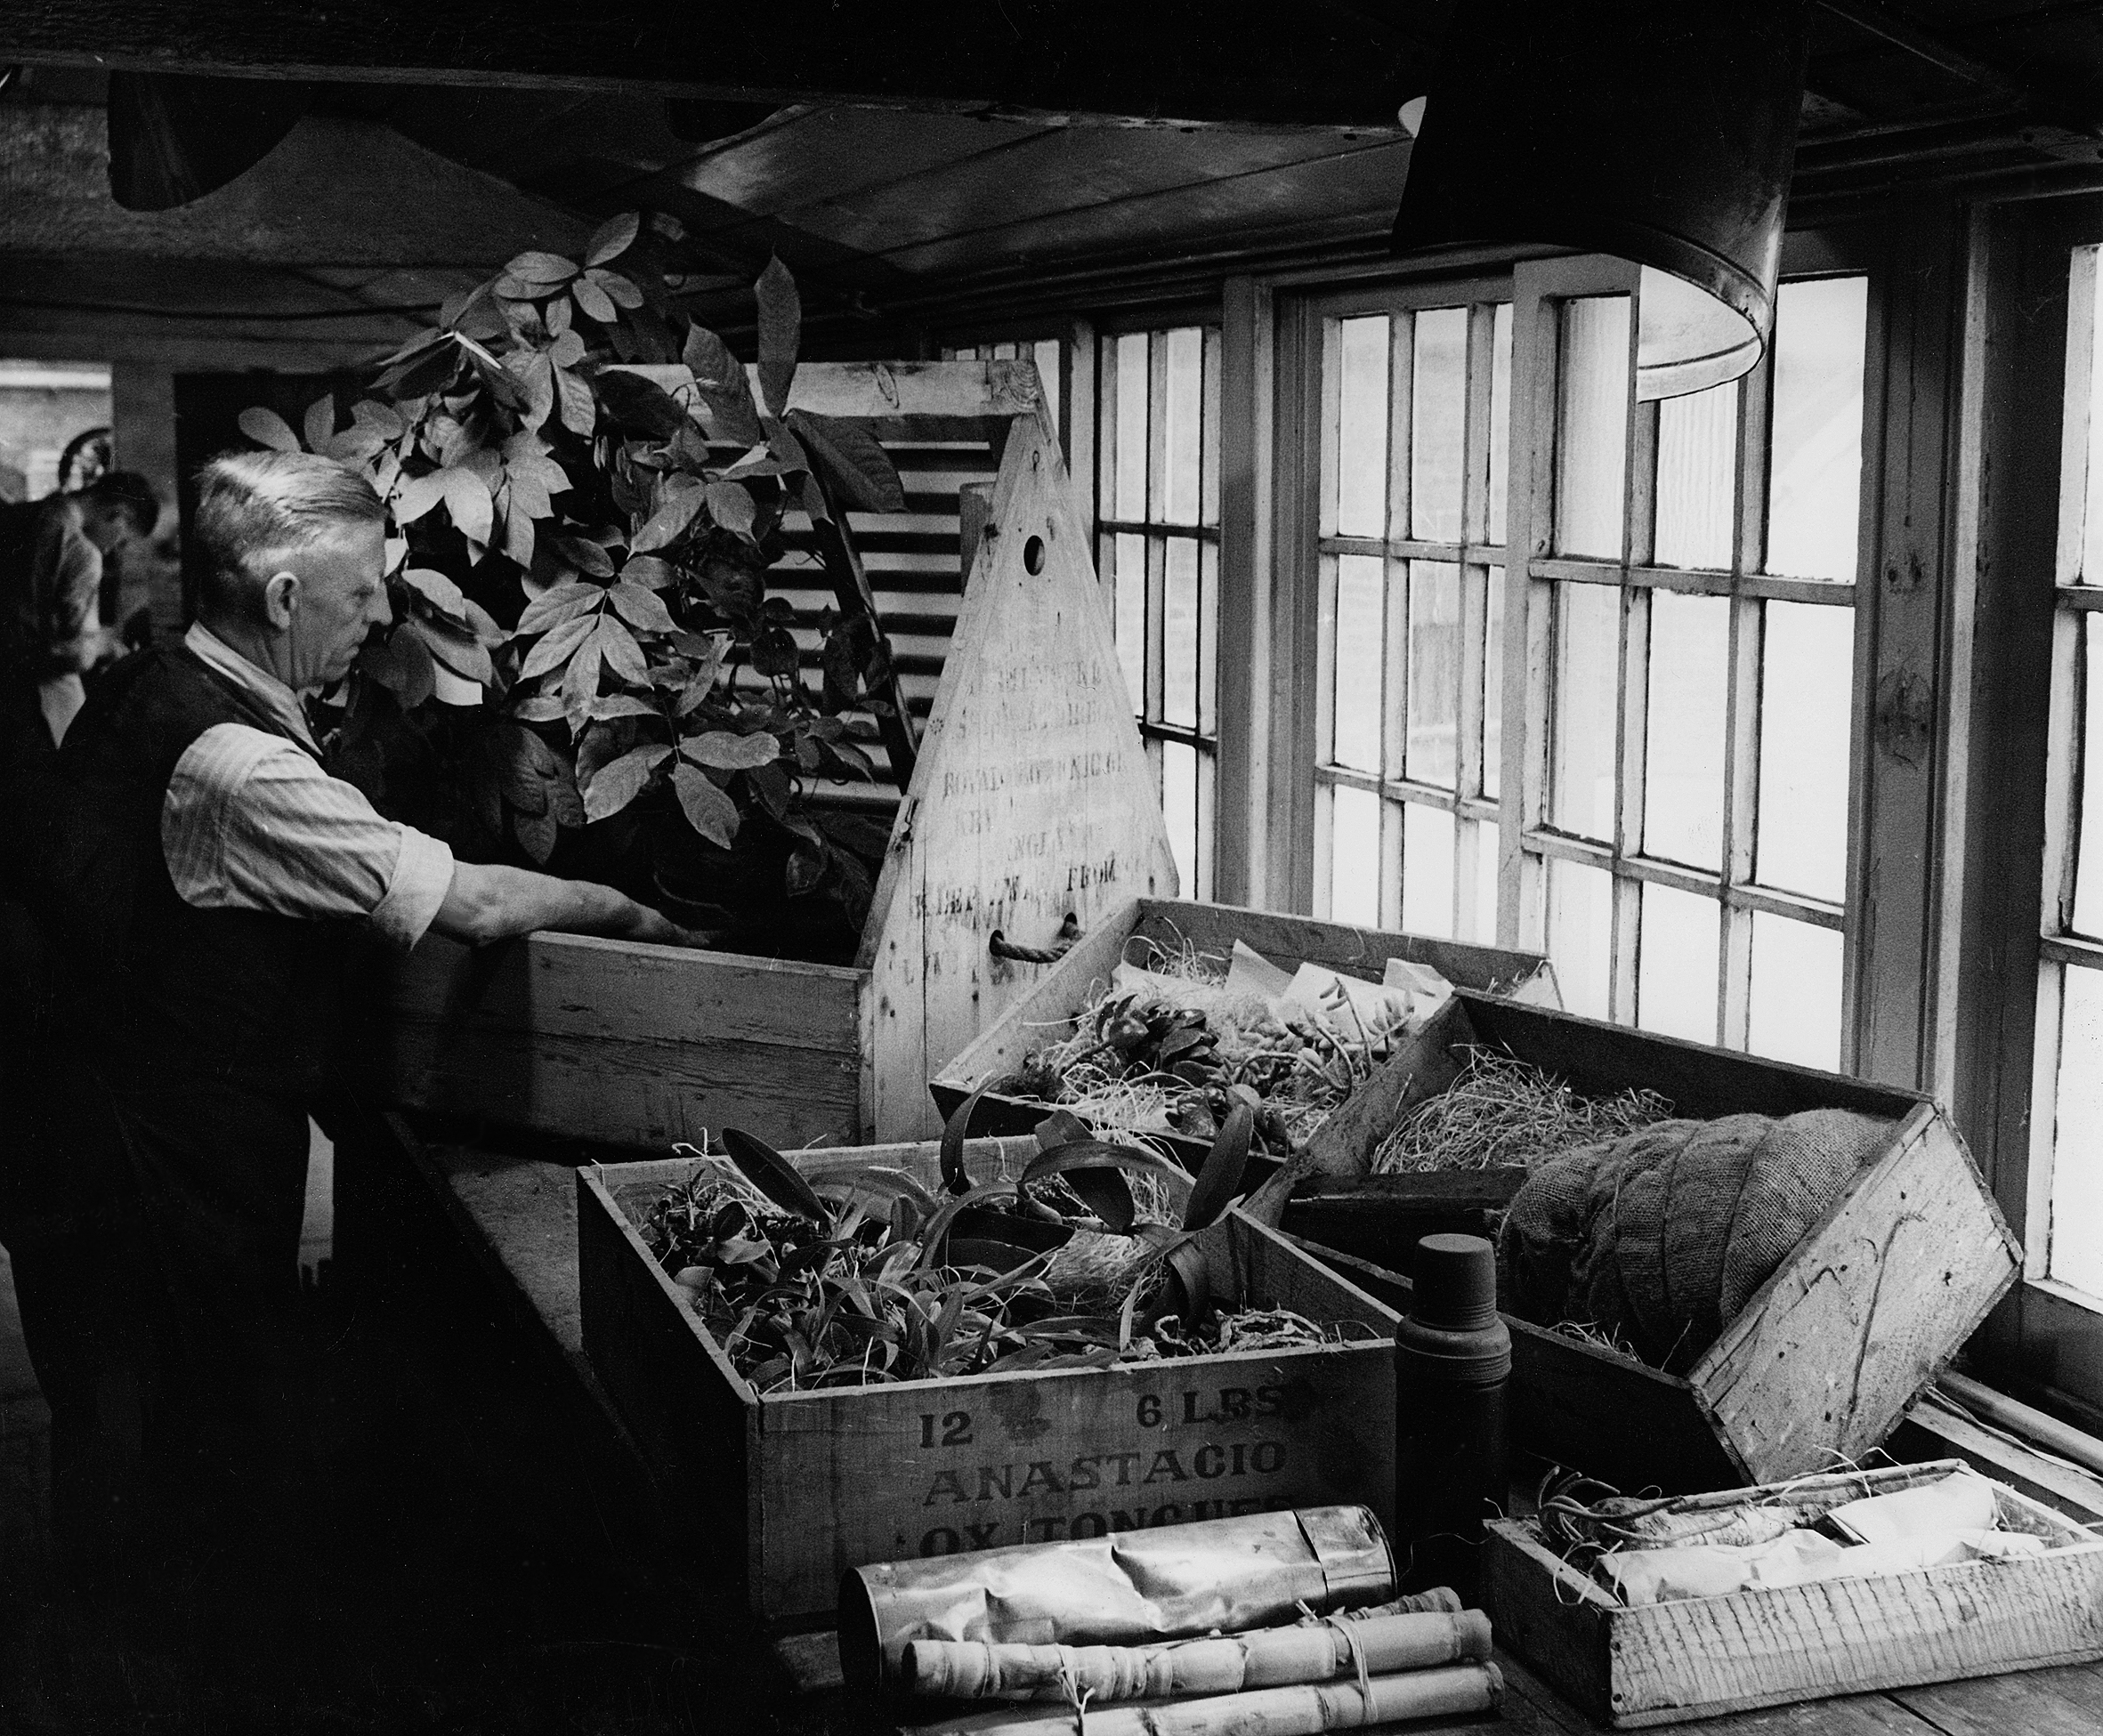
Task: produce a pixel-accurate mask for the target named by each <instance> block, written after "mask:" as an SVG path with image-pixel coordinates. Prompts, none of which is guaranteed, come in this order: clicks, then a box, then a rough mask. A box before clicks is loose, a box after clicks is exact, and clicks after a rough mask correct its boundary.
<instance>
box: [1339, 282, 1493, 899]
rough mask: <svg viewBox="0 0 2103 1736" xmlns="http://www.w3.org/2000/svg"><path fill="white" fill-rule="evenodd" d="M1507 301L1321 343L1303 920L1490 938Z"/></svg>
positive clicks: (1370, 314)
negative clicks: (1316, 594)
mask: <svg viewBox="0 0 2103 1736" xmlns="http://www.w3.org/2000/svg"><path fill="white" fill-rule="evenodd" d="M1511 312H1512V311H1511V304H1510V303H1509V302H1508V301H1491V300H1487V299H1484V300H1467V299H1455V300H1452V302H1451V303H1450V304H1445V305H1442V304H1440V303H1438V302H1437V301H1436V300H1427V301H1426V302H1424V303H1423V304H1422V305H1407V304H1404V303H1403V302H1402V301H1400V300H1396V299H1395V298H1390V305H1388V306H1387V307H1385V308H1380V309H1373V310H1369V311H1363V312H1350V313H1343V312H1339V314H1337V315H1336V316H1335V317H1332V318H1331V319H1326V320H1325V321H1324V322H1323V326H1322V448H1321V451H1322V466H1321V490H1322V493H1321V504H1320V513H1319V519H1318V532H1319V540H1318V544H1317V547H1318V549H1319V567H1318V577H1319V583H1320V586H1321V604H1320V618H1319V621H1320V624H1319V634H1318V638H1317V642H1316V643H1317V650H1316V664H1317V673H1316V676H1315V718H1316V740H1315V744H1314V786H1315V788H1314V908H1315V910H1316V912H1317V914H1319V915H1322V916H1329V917H1330V918H1331V919H1332V920H1335V921H1339V922H1351V923H1360V924H1364V925H1378V926H1384V927H1388V928H1397V927H1399V928H1405V929H1408V930H1411V931H1412V932H1414V933H1422V934H1435V935H1441V936H1446V937H1458V938H1460V939H1463V940H1482V941H1493V940H1494V939H1495V938H1496V932H1497V868H1498V799H1499V777H1500V754H1501V732H1500V727H1499V725H1500V717H1501V715H1502V690H1503V676H1502V645H1503V600H1504V589H1505V587H1504V539H1505V517H1506V505H1507V495H1508V488H1507V480H1508V478H1507V470H1508V444H1509V441H1508V427H1509V420H1510V411H1511V353H1512V345H1511V330H1512V327H1511Z"/></svg>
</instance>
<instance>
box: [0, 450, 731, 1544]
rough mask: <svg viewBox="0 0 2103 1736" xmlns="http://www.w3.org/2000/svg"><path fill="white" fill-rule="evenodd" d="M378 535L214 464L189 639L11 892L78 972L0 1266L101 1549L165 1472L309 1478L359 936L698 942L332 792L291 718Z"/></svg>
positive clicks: (40, 1091) (62, 1499)
mask: <svg viewBox="0 0 2103 1736" xmlns="http://www.w3.org/2000/svg"><path fill="white" fill-rule="evenodd" d="M384 516H385V514H384V507H383V506H382V504H381V502H380V499H379V497H378V496H377V495H376V494H375V493H374V491H373V489H372V488H371V487H370V486H369V485H368V483H367V482H366V481H365V480H364V479H363V478H362V477H360V476H358V475H355V474H353V473H352V472H349V471H346V470H344V468H342V467H341V466H339V465H337V464H334V463H332V462H330V461H328V460H327V459H324V458H320V457H317V456H311V455H306V454H298V453H293V454H287V453H279V452H261V453H249V454H241V455H237V456H227V457H222V458H220V459H218V460H215V461H214V463H212V464H208V465H206V467H205V469H204V471H203V472H201V473H200V475H199V477H198V505H197V512H196V515H195V520H194V524H193V528H192V532H191V534H192V536H193V537H194V538H195V539H196V543H197V545H198V547H199V549H200V550H201V552H202V554H203V557H204V573H205V576H204V577H203V580H202V585H201V589H200V593H199V597H198V620H197V623H196V625H195V626H192V627H191V628H190V631H189V634H188V635H187V636H186V637H185V638H183V639H182V641H181V642H177V643H174V644H165V645H160V646H157V647H155V648H153V649H152V650H147V651H145V652H142V653H141V654H140V655H138V656H137V657H134V658H131V659H129V660H128V661H127V662H125V663H124V664H122V665H120V666H117V668H116V669H115V670H113V671H112V672H111V673H110V674H109V675H108V676H107V677H106V678H105V679H104V681H103V682H101V684H100V685H99V686H98V688H97V690H96V691H95V693H94V695H93V698H91V700H90V701H89V703H88V706H87V707H86V709H85V711H83V712H82V713H81V714H80V715H79V717H78V718H77V720H76V721H75V723H73V725H72V728H71V729H70V730H69V732H68V733H67V736H66V739H65V743H64V746H63V747H62V749H61V753H60V754H59V755H58V757H57V759H56V761H55V762H54V775H53V777H52V778H51V779H49V780H48V781H47V783H46V784H45V786H44V789H43V791H42V793H41V794H40V795H39V797H38V798H37V799H36V801H35V802H34V803H32V804H31V807H32V811H31V813H30V816H29V824H28V828H26V837H27V844H26V860H24V861H23V862H21V863H20V864H19V865H18V872H19V873H20V876H21V878H22V879H23V881H24V882H25V883H26V884H27V887H28V893H29V898H30V902H31V906H32V908H35V909H36V912H37V914H38V916H39V918H40V921H41V922H42V924H43V925H44V929H45V931H46V934H47V937H48V939H49V940H50V941H51V942H52V943H53V949H54V956H56V957H62V958H64V959H65V960H66V961H67V971H66V974H65V980H64V981H62V982H61V984H60V985H59V996H58V1001H59V1012H58V1015H57V1027H56V1029H57V1036H56V1038H55V1039H54V1043H53V1053H52V1054H49V1055H48V1056H47V1057H45V1058H44V1060H43V1061H42V1062H40V1063H39V1064H38V1065H37V1066H36V1069H35V1071H36V1078H34V1079H32V1080H27V1081H24V1083H26V1084H28V1085H29V1086H31V1092H30V1095H31V1098H32V1101H31V1102H30V1103H29V1104H28V1107H27V1109H26V1110H24V1111H23V1118H24V1119H26V1120H27V1121H28V1124H29V1125H30V1126H31V1128H32V1129H33V1131H34V1132H35V1133H36V1134H41V1137H32V1138H30V1139H29V1140H28V1141H27V1142H25V1143H24V1145H23V1146H22V1147H19V1148H18V1151H17V1153H16V1155H15V1157H14V1159H12V1169H13V1175H12V1182H13V1185H12V1187H10V1186H9V1185H8V1183H9V1182H10V1179H11V1177H10V1175H9V1174H8V1173H7V1171H8V1168H9V1166H8V1165H4V1164H0V1240H4V1242H5V1243H6V1244H7V1246H8V1247H9V1248H10V1250H11V1252H12V1255H13V1257H14V1264H15V1273H16V1283H17V1288H18V1292H19V1293H20V1300H21V1304H22V1314H23V1321H24V1328H25V1333H26V1336H27V1337H28V1346H29V1350H30V1352H31V1356H32V1360H33V1361H35V1362H36V1368H37V1373H38V1377H39V1379H40V1381H41V1382H42V1383H43V1385H44V1388H45V1393H46V1396H47V1398H48V1399H49V1401H50V1402H51V1405H52V1409H53V1413H54V1442H53V1460H54V1463H53V1483H54V1501H53V1506H54V1517H55V1518H56V1519H57V1520H58V1521H59V1522H60V1523H61V1526H67V1527H69V1529H72V1530H75V1531H76V1533H77V1534H79V1535H81V1536H82V1537H83V1538H85V1541H86V1542H87V1544H88V1545H89V1546H90V1547H91V1548H92V1547H93V1546H94V1545H95V1544H96V1543H97V1542H98V1541H101V1542H104V1543H105V1544H106V1545H115V1544H116V1543H117V1539H116V1538H109V1536H108V1528H109V1515H110V1513H111V1510H112V1499H111V1496H112V1491H113V1490H134V1491H135V1490H137V1488H138V1487H139V1479H138V1477H137V1475H136V1474H134V1473H135V1472H136V1469H137V1466H139V1465H140V1464H141V1463H143V1464H144V1465H145V1466H146V1467H147V1469H148V1471H149V1472H156V1473H158V1472H166V1470H167V1467H169V1466H173V1467H174V1470H173V1471H172V1472H169V1473H168V1474H170V1475H172V1477H173V1479H174V1481H173V1483H172V1488H173V1489H174V1491H175V1493H174V1495H173V1496H172V1497H169V1498H162V1497H158V1496H156V1497H154V1498H150V1499H147V1500H146V1501H145V1502H144V1506H146V1507H147V1508H148V1509H149V1510H152V1509H157V1508H161V1507H172V1508H173V1509H174V1510H175V1511H177V1512H181V1511H183V1510H186V1509H187V1510H192V1511H195V1512H213V1511H218V1510H221V1509H223V1510H225V1511H235V1510H240V1511H245V1512H249V1513H254V1512H255V1511H256V1510H257V1509H258V1507H259V1506H260V1507H261V1508H263V1509H264V1510H267V1509H268V1508H269V1507H270V1506H271V1502H270V1500H269V1499H268V1497H269V1494H270V1492H271V1482H272V1480H273V1479H274V1478H277V1477H279V1476H280V1475H283V1476H284V1477H286V1478H287V1479H288V1480H289V1479H293V1478H295V1475H296V1461H297V1460H298V1458H299V1457H300V1449H301V1442H302V1440H303V1417H302V1416H301V1409H302V1407H301V1406H300V1404H299V1403H298V1401H297V1393H298V1389H299V1387H300V1385H301V1380H300V1374H299V1370H300V1368H301V1365H302V1364H301V1355H300V1351H299V1347H298V1344H297V1339H296V1335H295V1331H294V1330H293V1322H294V1319H295V1312H296V1304H297V1294H298V1278H297V1249H298V1239H299V1232H300V1222H301V1216H302V1207H303V1191H304V1178H305V1170H306V1160H307V1143H308V1135H307V1118H308V1116H309V1114H310V1113H311V1112H312V1111H313V1110H316V1109H317V1108H318V1107H320V1106H321V1105H322V1103H323V1102H324V1099H325V1095H326V1091H327V1085H328V1075H329V1070H330V1066H331V1062H332V1060H333V1058H334V1056H335V1054H336V1050H337V1047H338V1042H339V1038H340V1036H341V1034H342V1033H341V1031H340V1022H341V1019H342V1012H343V1009H342V1005H341V1003H342V1000H343V995H344V971H345V964H346V959H347V955H348V949H349V948H350V945H351V943H352V941H353V939H354V937H355V936H357V935H358V934H359V933H360V931H361V930H362V931H366V932H368V933H373V934H376V935H377V936H378V937H380V938H381V939H382V940H383V941H386V942H387V943H390V944H392V945H393V946H396V947H400V948H404V949H406V948H408V947H412V946H414V945H415V944H416V942H417V940H418V939H419V938H420V937H421V936H422V935H423V934H424V933H425V932H426V931H429V930H433V929H434V930H436V931H437V932H438V933H441V934H444V935H447V936H449V937H450V938H452V939H455V940H457V941H468V942H477V943H479V942H485V941H497V940H502V939H505V938H506V937H508V936H513V935H520V934H524V933H529V932H530V931H531V930H534V929H540V928H554V929H564V930H569V931H571V932H574V933H592V934H606V935H615V936H619V937H622V938H625V939H629V940H637V941H659V942H667V943H672V944H680V943H684V942H686V941H689V940H690V939H691V938H692V937H689V936H688V935H686V934H685V933H683V931H681V930H679V929H677V928H675V927H674V925H672V924H670V923H669V922H667V920H666V919H665V918H664V917H663V916H659V914H658V913H656V912H655V911H652V910H650V909H647V908H644V907H643V906H641V905H639V904H637V903H635V902H634V901H633V900H630V899H628V898H627V897H625V896H624V895H622V894H621V893H619V892H615V891H613V890H612V889H611V888H610V887H606V886H600V885H593V884H586V883H582V882H578V881H567V880H559V879H556V878H554V877H552V876H547V875H542V874H534V873H530V872H527V871H525V870H522V869H519V868H509V867H504V866H493V865H481V864H475V863H469V862H458V861H456V860H454V859H453V857H452V854H451V852H449V850H448V849H447V847H446V846H445V845H444V844H441V843H440V842H439V841H438V840H437V839H435V838H433V837H429V836H425V834H423V833H421V832H418V831H416V830H414V829H413V828H408V827H406V826H400V825H397V824H395V823H393V822H392V821H390V820H384V819H382V818H381V816H380V815H379V814H378V813H377V812H376V811H374V809H373V807H372V806H371V804H370V803H368V801H367V800H366V798H365V796H364V795H362V794H360V791H359V790H358V789H357V788H356V787H353V786H352V785H350V784H348V783H345V782H343V781H341V780H339V779H335V778H332V777H330V776H329V775H328V772H327V771H324V770H323V768H322V764H321V761H320V757H319V750H318V748H317V747H316V745H315V742H314V739H313V738H312V736H311V734H310V733H309V730H308V725H307V721H306V718H305V715H303V710H302V707H301V703H300V697H301V696H302V695H303V694H307V693H311V692H315V691H317V690H320V689H323V688H326V687H328V686H329V685H331V684H332V683H334V682H337V681H339V680H341V679H342V678H343V677H344V675H345V674H347V673H348V672H349V670H350V668H351V666H352V661H353V660H354V659H355V658H356V657H357V655H358V651H359V648H360V645H361V644H362V643H363V642H364V641H365V639H366V638H367V636H368V634H370V633H371V632H372V631H373V630H374V629H376V628H378V627H382V626H385V625H386V624H387V622H388V618H389V611H388V603H387V593H386V588H385V585H384V582H383V564H384V556H383V541H384ZM38 1152H41V1153H42V1154H43V1156H42V1161H41V1163H39V1164H38V1167H37V1168H36V1172H35V1174H34V1175H32V1174H29V1173H28V1171H27V1170H26V1169H25V1165H26V1164H29V1163H36V1162H37V1159H36V1158H35V1157H34V1156H33V1155H32V1154H36V1153H38ZM11 1220H12V1227H11ZM124 1441H130V1443H131V1449H133V1452H134V1453H135V1455H136V1457H126V1455H125V1451H123V1450H120V1446H121V1443H123V1442H124ZM113 1443H117V1444H113ZM112 1454H114V1455H115V1456H116V1459H117V1460H120V1461H122V1463H121V1464H120V1465H118V1466H117V1470H115V1471H112V1470H111V1468H110V1465H111V1457H110V1456H111V1455H112ZM214 1492H215V1493H214ZM259 1497H260V1498H261V1499H260V1500H259ZM135 1499H136V1497H135V1495H134V1500H135ZM115 1505H116V1506H120V1507H121V1506H125V1503H124V1502H121V1501H119V1502H117V1503H116V1504H115ZM207 1523H208V1524H211V1525H216V1524H217V1521H215V1520H214V1521H208V1522H207ZM125 1546H128V1545H125Z"/></svg>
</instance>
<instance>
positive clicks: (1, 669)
mask: <svg viewBox="0 0 2103 1736" xmlns="http://www.w3.org/2000/svg"><path fill="white" fill-rule="evenodd" d="M159 518H160V503H159V502H158V500H156V499H155V498H154V494H153V488H152V485H151V484H150V483H149V482H148V481H147V480H146V479H145V478H144V477H142V476H139V475H135V474H133V472H130V471H113V472H110V473H109V475H107V476H104V477H102V478H101V479H100V480H97V481H96V482H95V483H93V485H92V486H91V487H89V488H87V489H83V490H82V491H81V492H79V493H77V494H54V495H46V496H45V497H44V498H43V499H42V500H34V501H28V502H23V503H19V504H16V505H0V765H7V766H12V765H14V764H16V763H20V761H21V760H22V759H24V758H28V759H32V760H34V759H38V758H42V757H43V756H44V755H47V754H50V753H53V752H55V751H56V750H57V747H58V743H59V740H60V738H61V737H62V736H63V735H64V734H65V732H66V728H67V726H68V725H69V723H72V721H73V719H74V717H75V716H76V715H77V714H78V712H79V710H80V707H81V706H82V705H83V704H84V703H85V700H86V698H87V690H86V686H85V682H84V680H83V678H84V677H85V675H86V674H87V673H88V672H89V671H90V670H91V669H93V667H94V666H96V665H97V664H98V663H100V662H102V661H104V660H106V659H108V658H110V657H113V656H115V655H117V652H118V651H119V650H120V649H121V647H120V645H119V644H118V642H117V640H116V639H115V638H114V637H113V636H112V635H111V634H109V633H107V632H106V631H105V630H104V626H103V623H104V620H105V619H106V618H108V616H109V613H110V612H111V611H110V610H106V609H105V608H104V606H103V604H104V593H106V592H109V593H112V595H111V597H110V602H111V603H112V605H114V602H115V597H114V591H115V586H116V581H117V568H118V566H119V564H120V563H121V561H122V559H123V556H124V553H125V550H126V549H128V548H130V547H132V546H133V545H136V544H138V543H139V542H141V541H142V540H143V539H144V538H147V537H151V536H152V534H153V528H154V526H155V524H156V523H157V522H158V521H159Z"/></svg>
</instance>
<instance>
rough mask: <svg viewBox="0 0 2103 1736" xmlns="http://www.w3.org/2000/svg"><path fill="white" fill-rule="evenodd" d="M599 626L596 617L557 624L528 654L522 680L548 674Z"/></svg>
mask: <svg viewBox="0 0 2103 1736" xmlns="http://www.w3.org/2000/svg"><path fill="white" fill-rule="evenodd" d="M580 588H581V587H580ZM595 626H598V619H597V618H596V616H594V615H578V616H572V617H571V618H569V619H567V620H562V621H558V622H556V623H555V624H554V626H551V627H550V628H549V629H548V630H547V632H546V634H545V636H543V638H542V639H541V641H540V642H539V643H538V645H536V646H534V647H533V649H532V650H530V651H528V652H527V653H526V660H525V662H524V663H522V665H520V666H519V675H520V678H521V679H522V680H530V679H531V678H532V677H533V676H535V675H544V674H546V673H547V672H548V671H549V670H550V669H553V668H554V667H555V666H557V665H558V664H560V663H562V662H563V661H564V660H565V659H566V658H568V657H569V656H570V653H571V652H572V651H574V650H576V649H577V648H578V646H579V645H581V644H583V643H584V642H585V641H586V639H588V638H590V637H591V634H592V629H593V628H595ZM521 630H522V631H523V629H521Z"/></svg>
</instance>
